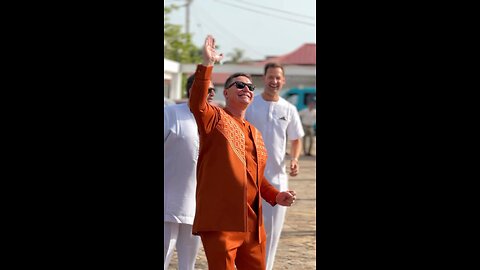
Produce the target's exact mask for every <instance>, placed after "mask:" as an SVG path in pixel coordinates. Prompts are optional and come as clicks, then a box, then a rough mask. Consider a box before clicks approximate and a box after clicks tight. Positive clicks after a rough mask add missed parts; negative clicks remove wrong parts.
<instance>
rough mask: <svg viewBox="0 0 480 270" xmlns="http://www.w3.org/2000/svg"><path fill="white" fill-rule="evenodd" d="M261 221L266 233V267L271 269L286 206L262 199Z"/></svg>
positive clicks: (268, 269) (267, 269)
mask: <svg viewBox="0 0 480 270" xmlns="http://www.w3.org/2000/svg"><path fill="white" fill-rule="evenodd" d="M262 203H263V205H262V212H263V223H264V225H265V232H266V233H267V241H266V246H267V249H266V253H267V258H266V259H267V268H266V270H272V269H273V262H274V261H275V254H276V253H277V247H278V242H279V241H280V234H281V233H282V229H283V222H284V221H285V214H286V213H287V207H285V206H281V205H278V204H277V205H275V206H274V207H272V206H271V205H270V204H269V203H267V202H266V201H263V200H262Z"/></svg>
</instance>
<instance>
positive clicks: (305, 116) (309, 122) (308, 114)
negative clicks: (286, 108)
mask: <svg viewBox="0 0 480 270" xmlns="http://www.w3.org/2000/svg"><path fill="white" fill-rule="evenodd" d="M299 114H300V116H301V119H302V123H303V124H304V125H306V126H313V125H314V124H315V121H317V109H315V108H313V109H312V110H311V111H310V110H309V109H308V108H305V109H303V110H301V111H300V112H299Z"/></svg>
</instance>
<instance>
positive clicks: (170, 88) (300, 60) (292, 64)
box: [164, 43, 317, 101]
mask: <svg viewBox="0 0 480 270" xmlns="http://www.w3.org/2000/svg"><path fill="white" fill-rule="evenodd" d="M267 62H279V63H281V64H283V65H284V69H285V74H286V76H285V79H286V83H285V86H284V87H283V89H284V90H288V89H290V88H294V87H297V88H302V87H316V75H317V74H316V66H317V62H316V44H314V43H306V44H303V45H302V46H300V47H299V48H297V49H296V50H294V51H292V52H290V53H287V54H284V55H280V56H269V57H267V58H266V59H265V60H260V61H249V62H244V63H238V64H223V65H215V68H214V70H213V74H212V82H213V84H214V85H215V88H217V95H216V97H215V99H216V100H220V101H223V94H222V91H223V86H224V83H225V80H226V79H227V77H228V76H230V74H232V73H235V72H244V73H247V74H250V75H251V76H252V80H253V84H255V85H256V86H257V89H258V90H259V92H261V91H263V79H262V76H263V72H264V70H263V68H264V66H265V64H266V63H267ZM167 64H168V65H169V66H168V71H167ZM196 67H197V64H179V63H177V62H173V61H170V60H167V59H165V72H164V86H165V89H164V96H165V97H167V98H170V99H174V100H176V99H180V98H182V93H183V92H184V91H183V85H181V82H179V81H178V80H180V79H181V74H187V75H190V74H192V73H193V72H195V69H196ZM175 72H177V74H174V73H175Z"/></svg>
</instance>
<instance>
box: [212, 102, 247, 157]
mask: <svg viewBox="0 0 480 270" xmlns="http://www.w3.org/2000/svg"><path fill="white" fill-rule="evenodd" d="M219 111H220V115H221V118H220V121H219V122H218V125H217V128H218V130H219V131H220V133H222V134H223V136H225V138H227V141H228V143H229V144H230V146H231V147H232V149H233V152H235V154H236V155H237V157H238V158H239V159H240V161H242V163H243V165H245V166H246V162H245V134H244V133H243V130H242V129H241V128H240V127H239V126H238V125H237V124H236V123H235V120H234V119H233V118H232V117H231V116H230V115H228V114H227V113H226V112H224V111H223V110H219Z"/></svg>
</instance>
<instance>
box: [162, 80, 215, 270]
mask: <svg viewBox="0 0 480 270" xmlns="http://www.w3.org/2000/svg"><path fill="white" fill-rule="evenodd" d="M193 80H194V75H192V76H190V77H189V78H188V80H187V96H190V88H191V86H192V84H193ZM214 96H215V88H214V87H213V84H212V83H210V88H209V94H208V97H207V100H208V102H209V103H211V102H212V101H213V97H214ZM163 118H164V126H163V145H164V152H163V160H164V161H163V164H164V173H163V181H164V182H163V186H164V197H163V203H164V209H163V213H164V217H163V221H164V231H163V235H164V243H163V260H164V269H165V270H167V269H168V265H169V264H170V260H171V259H172V255H173V252H174V249H175V248H176V249H177V256H178V269H180V270H193V269H194V267H195V259H196V256H197V253H198V250H199V248H200V243H201V240H200V237H199V236H196V235H193V234H192V224H193V218H194V216H195V190H196V186H197V178H196V173H197V160H198V153H199V142H200V139H199V136H198V130H197V123H196V122H195V118H193V114H192V113H191V112H190V108H189V107H188V102H187V103H182V104H177V105H172V106H167V107H164V116H163Z"/></svg>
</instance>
